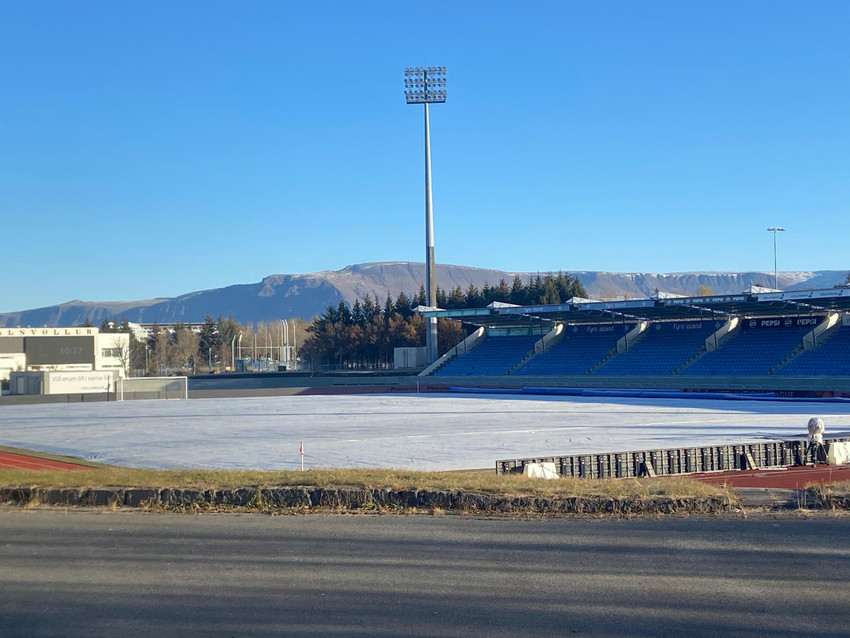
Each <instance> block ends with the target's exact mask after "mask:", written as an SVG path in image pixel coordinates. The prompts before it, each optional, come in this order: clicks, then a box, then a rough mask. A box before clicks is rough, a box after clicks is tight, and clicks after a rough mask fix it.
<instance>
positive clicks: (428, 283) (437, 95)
mask: <svg viewBox="0 0 850 638" xmlns="http://www.w3.org/2000/svg"><path fill="white" fill-rule="evenodd" d="M404 98H405V100H406V101H407V103H408V104H423V105H425V294H426V295H427V296H426V300H425V304H426V305H427V306H430V307H431V308H434V307H436V305H437V277H436V274H435V266H434V211H433V210H432V208H431V126H430V122H429V119H428V105H429V104H442V103H443V102H445V101H446V67H444V66H428V67H423V66H409V67H406V68H405V69H404ZM425 360H426V362H427V363H433V362H434V361H436V360H437V318H436V317H429V318H428V327H427V330H426V331H425Z"/></svg>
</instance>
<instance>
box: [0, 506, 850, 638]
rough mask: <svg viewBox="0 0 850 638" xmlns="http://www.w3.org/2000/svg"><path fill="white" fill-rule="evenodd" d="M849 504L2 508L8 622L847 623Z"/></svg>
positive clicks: (148, 626) (213, 629)
mask: <svg viewBox="0 0 850 638" xmlns="http://www.w3.org/2000/svg"><path fill="white" fill-rule="evenodd" d="M848 582H850V517H834V516H826V515H821V516H815V517H812V518H803V517H802V516H798V515H786V516H783V517H780V518H775V517H772V516H767V515H763V516H759V517H756V518H750V519H744V518H735V517H719V518H704V517H690V518H665V519H658V520H656V519H636V520H611V519H597V520H587V519H554V520H531V521H529V520H487V519H475V518H462V517H455V516H446V517H425V516H325V515H309V516H276V517H272V516H265V515H233V514H215V515H198V516H195V515H178V514H146V513H142V512H109V511H94V510H68V511H64V510H62V511H56V510H53V511H44V510H25V509H18V508H14V509H0V635H2V636H3V637H4V638H12V637H18V636H28V637H30V636H31V637H40V636H66V637H76V636H87V637H88V636H122V637H131V636H157V637H166V636H178V637H180V638H187V637H190V636H205V637H218V636H239V637H244V636H284V635H291V636H434V637H436V636H447V637H454V636H457V637H463V638H472V637H475V636H487V637H490V638H492V637H497V636H512V637H523V636H529V637H534V638H539V637H542V636H569V635H587V636H590V635H592V636H738V635H749V636H782V637H785V638H788V637H796V636H799V637H803V636H806V637H818V636H823V637H826V636H829V637H835V638H837V637H838V636H847V635H848V634H850V588H848V586H847V583H848Z"/></svg>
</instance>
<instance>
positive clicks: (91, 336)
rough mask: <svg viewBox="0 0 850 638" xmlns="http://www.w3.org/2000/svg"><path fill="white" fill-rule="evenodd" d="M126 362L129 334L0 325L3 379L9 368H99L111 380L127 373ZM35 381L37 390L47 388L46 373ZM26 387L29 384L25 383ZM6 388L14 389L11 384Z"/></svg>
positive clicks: (37, 370) (57, 370) (23, 370)
mask: <svg viewBox="0 0 850 638" xmlns="http://www.w3.org/2000/svg"><path fill="white" fill-rule="evenodd" d="M129 363H130V335H128V334H125V333H117V332H115V333H113V332H109V333H106V332H105V333H101V332H100V330H99V329H98V328H84V327H77V328H0V380H3V381H5V380H8V379H10V378H11V377H12V373H13V372H19V373H45V374H50V373H69V372H101V373H107V374H102V375H101V376H103V378H104V379H106V378H111V379H112V380H113V381H114V379H117V378H119V377H125V376H127V370H128V367H129ZM28 376H30V378H32V376H33V375H28ZM36 376H37V375H36ZM89 376H91V375H89ZM37 385H38V387H40V388H41V392H44V393H48V392H50V390H49V388H50V387H51V384H50V382H49V380H48V378H47V377H45V380H44V381H42V382H41V383H39V384H37ZM53 385H54V387H56V384H53ZM27 387H30V388H31V387H33V386H32V385H30V384H27ZM10 390H11V391H12V393H16V392H15V388H14V387H10ZM89 391H94V390H89ZM101 391H102V390H101Z"/></svg>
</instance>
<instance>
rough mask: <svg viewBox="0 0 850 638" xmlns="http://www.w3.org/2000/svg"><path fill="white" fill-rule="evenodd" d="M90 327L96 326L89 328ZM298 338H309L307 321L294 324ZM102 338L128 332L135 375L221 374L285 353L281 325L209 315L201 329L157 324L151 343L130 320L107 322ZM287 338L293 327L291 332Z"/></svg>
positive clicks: (127, 356) (128, 362)
mask: <svg viewBox="0 0 850 638" xmlns="http://www.w3.org/2000/svg"><path fill="white" fill-rule="evenodd" d="M88 325H91V324H88ZM289 326H290V327H291V328H292V329H293V332H294V334H292V335H289V334H287V336H288V337H289V343H290V344H292V343H295V342H297V339H298V336H299V334H300V336H301V338H302V339H305V338H306V336H307V333H306V329H307V324H306V323H305V322H304V321H302V320H300V319H299V320H295V321H291V322H289ZM100 332H101V333H115V332H124V333H127V334H129V335H130V350H129V352H128V353H123V352H122V353H120V358H121V360H122V363H123V364H124V366H125V367H126V368H128V369H130V370H132V371H134V372H135V373H136V374H139V373H142V374H150V375H162V374H169V373H172V372H175V373H180V374H192V373H194V372H196V371H199V370H204V371H210V372H212V371H219V372H223V371H224V370H225V369H228V368H230V367H231V365H232V363H233V362H234V360H235V359H236V358H248V359H251V360H252V361H259V360H263V361H270V360H280V359H281V357H283V356H285V354H292V353H291V351H290V352H289V353H285V352H284V348H285V345H284V342H285V339H284V337H283V332H284V330H283V327H282V326H281V325H280V323H279V322H260V323H258V324H256V325H255V324H252V323H248V324H244V325H243V324H240V323H237V322H236V321H234V319H233V317H232V316H231V317H227V318H224V317H221V316H219V318H218V319H217V320H213V318H212V317H210V316H207V317H206V319H205V320H204V324H203V326H201V328H200V330H197V329H195V328H193V327H190V326H187V325H185V324H182V323H178V324H176V325H174V326H169V327H165V326H160V325H158V324H156V323H155V324H154V325H153V326H152V328H151V330H150V332H149V336H148V338H147V339H146V340H139V339H136V338H135V335H134V334H133V332H132V330H131V329H130V324H129V322H128V321H127V319H126V318H125V319H122V320H121V321H120V322H119V321H118V320H117V319H113V320H112V321H108V320H104V321H103V323H101V325H100ZM287 333H288V328H287Z"/></svg>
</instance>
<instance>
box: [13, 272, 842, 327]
mask: <svg viewBox="0 0 850 638" xmlns="http://www.w3.org/2000/svg"><path fill="white" fill-rule="evenodd" d="M565 272H566V273H567V274H569V275H571V276H573V277H578V279H579V280H580V281H581V283H582V284H583V285H584V287H585V288H586V289H587V292H588V294H589V295H590V296H591V297H592V298H594V299H618V298H619V299H623V298H624V297H625V298H647V297H651V296H652V295H653V294H654V293H655V292H656V291H658V292H662V293H672V294H680V295H696V294H698V291H699V290H700V287H701V286H704V287H706V288H709V289H711V291H712V292H713V293H715V294H735V293H740V292H742V291H744V290H747V289H748V288H750V287H751V286H754V285H761V286H769V287H772V285H773V273H772V272H734V273H733V272H706V273H696V272H689V273H688V272H685V273H665V274H653V273H612V272H594V271H565ZM546 274H547V273H536V272H535V273H528V272H505V271H501V270H488V269H485V268H471V267H468V266H451V265H437V285H438V286H439V287H440V288H442V289H443V290H446V291H450V290H451V289H453V288H455V287H456V286H460V287H461V288H462V289H463V290H466V289H467V288H468V287H469V286H470V284H472V285H475V286H476V287H478V288H481V287H482V286H483V285H484V284H485V283H487V284H489V285H491V286H495V285H498V283H499V280H501V279H504V280H505V281H506V282H507V283H508V285H510V284H511V283H512V282H513V280H514V277H516V276H519V277H520V279H522V281H523V282H528V281H529V280H530V279H532V278H534V277H536V276H537V275H540V276H545V275H546ZM846 276H847V271H843V270H821V271H814V272H782V273H779V281H778V287H779V288H781V289H783V290H801V289H819V288H831V287H833V286H834V285H836V284H839V283H843V282H844V280H845V278H846ZM424 281H425V266H424V264H422V263H414V262H376V263H367V264H356V265H353V266H347V267H345V268H343V269H342V270H326V271H322V272H316V273H309V274H299V275H269V276H268V277H265V278H264V279H263V280H262V281H260V282H257V283H252V284H237V285H233V286H226V287H224V288H215V289H212V290H201V291H197V292H190V293H187V294H185V295H180V296H179V297H172V298H160V299H147V300H142V301H68V302H66V303H62V304H58V305H55V306H48V307H46V308H36V309H33V310H22V311H19V312H7V313H0V327H11V326H71V325H78V324H81V323H84V322H85V321H86V320H87V319H88V321H90V322H91V323H93V324H95V325H98V324H100V322H101V321H103V320H104V319H112V318H114V317H117V318H119V319H121V318H123V317H126V318H127V319H128V320H129V321H132V322H136V323H153V322H155V321H156V322H159V323H174V322H184V323H191V322H201V321H203V320H204V317H206V316H207V315H210V316H211V317H213V318H216V317H218V316H219V315H222V316H225V317H226V316H228V315H232V316H233V318H234V319H235V320H236V321H238V322H240V323H249V322H254V323H256V322H259V321H276V320H278V319H291V318H296V317H300V318H303V319H307V320H309V319H311V318H312V317H314V316H315V315H317V314H320V313H321V312H323V311H324V309H325V308H326V307H327V306H328V305H337V304H338V303H339V302H340V301H346V302H348V303H349V304H350V303H353V302H354V301H355V300H356V299H361V300H362V299H363V298H364V297H365V296H366V295H367V294H368V295H371V296H372V297H373V298H376V299H377V300H378V302H379V303H381V304H383V301H384V299H386V296H387V293H389V294H390V295H392V297H393V299H395V297H396V296H397V295H398V293H400V292H404V293H406V294H408V295H415V294H416V293H417V292H418V291H419V288H420V286H422V284H423V283H424Z"/></svg>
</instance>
